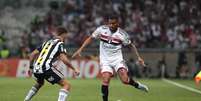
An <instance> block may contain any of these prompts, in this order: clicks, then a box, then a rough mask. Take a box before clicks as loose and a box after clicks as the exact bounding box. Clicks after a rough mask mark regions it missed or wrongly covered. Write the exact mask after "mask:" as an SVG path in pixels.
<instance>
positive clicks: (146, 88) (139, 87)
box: [137, 82, 149, 93]
mask: <svg viewBox="0 0 201 101" xmlns="http://www.w3.org/2000/svg"><path fill="white" fill-rule="evenodd" d="M138 84H139V85H138V87H137V88H138V89H139V90H142V91H145V92H147V93H148V91H149V88H148V87H147V86H146V85H144V84H141V83H139V82H138Z"/></svg>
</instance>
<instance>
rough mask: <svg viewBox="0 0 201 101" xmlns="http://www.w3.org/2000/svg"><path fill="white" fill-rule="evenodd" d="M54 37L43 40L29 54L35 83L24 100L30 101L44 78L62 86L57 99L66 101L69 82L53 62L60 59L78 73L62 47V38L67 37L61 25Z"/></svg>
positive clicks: (42, 83)
mask: <svg viewBox="0 0 201 101" xmlns="http://www.w3.org/2000/svg"><path fill="white" fill-rule="evenodd" d="M56 34H57V35H56V36H55V38H54V39H51V40H48V41H47V42H44V43H43V45H41V46H40V47H38V48H37V49H35V50H34V51H33V52H32V53H31V55H30V62H31V66H30V71H31V73H32V72H33V76H34V77H35V80H36V83H35V84H34V85H33V87H32V88H31V89H30V91H29V92H28V93H27V95H26V97H25V99H24V101H30V100H31V99H32V97H33V96H34V95H35V94H36V93H37V92H38V90H39V89H40V88H41V87H42V86H43V85H44V82H45V81H44V80H47V81H48V82H50V83H51V84H55V83H56V84H58V85H60V86H61V87H62V88H61V89H60V91H59V97H58V101H66V99H67V97H68V94H69V91H70V84H69V82H68V81H67V80H65V79H64V75H63V74H62V73H61V72H60V71H59V70H57V68H56V67H55V66H54V65H53V63H54V62H55V61H57V60H61V61H62V62H63V63H64V64H66V65H67V66H68V67H69V68H71V69H72V70H73V71H74V73H75V74H76V75H79V70H78V69H76V68H74V67H73V66H72V64H71V63H70V62H69V59H68V57H67V52H66V49H65V48H64V39H65V38H67V36H68V35H67V30H66V29H65V28H63V27H58V28H57V32H56Z"/></svg>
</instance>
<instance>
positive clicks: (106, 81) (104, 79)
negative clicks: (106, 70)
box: [102, 78, 110, 85]
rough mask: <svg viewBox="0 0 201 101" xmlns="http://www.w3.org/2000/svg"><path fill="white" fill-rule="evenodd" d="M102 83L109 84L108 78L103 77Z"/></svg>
mask: <svg viewBox="0 0 201 101" xmlns="http://www.w3.org/2000/svg"><path fill="white" fill-rule="evenodd" d="M102 83H103V85H109V83H110V79H109V78H103V79H102Z"/></svg>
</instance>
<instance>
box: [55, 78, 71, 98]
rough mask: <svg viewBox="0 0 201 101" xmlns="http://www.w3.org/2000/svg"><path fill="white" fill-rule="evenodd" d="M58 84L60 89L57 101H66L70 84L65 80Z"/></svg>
mask: <svg viewBox="0 0 201 101" xmlns="http://www.w3.org/2000/svg"><path fill="white" fill-rule="evenodd" d="M58 84H59V85H60V86H61V87H62V89H60V91H59V97H58V101H66V99H67V97H68V94H69V91H70V88H71V86H70V83H68V81H67V80H61V81H60V82H59V83H58Z"/></svg>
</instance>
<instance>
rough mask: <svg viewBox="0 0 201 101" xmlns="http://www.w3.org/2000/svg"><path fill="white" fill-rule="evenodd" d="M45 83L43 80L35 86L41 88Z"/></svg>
mask: <svg viewBox="0 0 201 101" xmlns="http://www.w3.org/2000/svg"><path fill="white" fill-rule="evenodd" d="M43 85H44V82H41V83H38V82H37V83H36V84H35V85H34V86H35V87H36V88H37V89H40V88H41V87H42V86H43Z"/></svg>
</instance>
